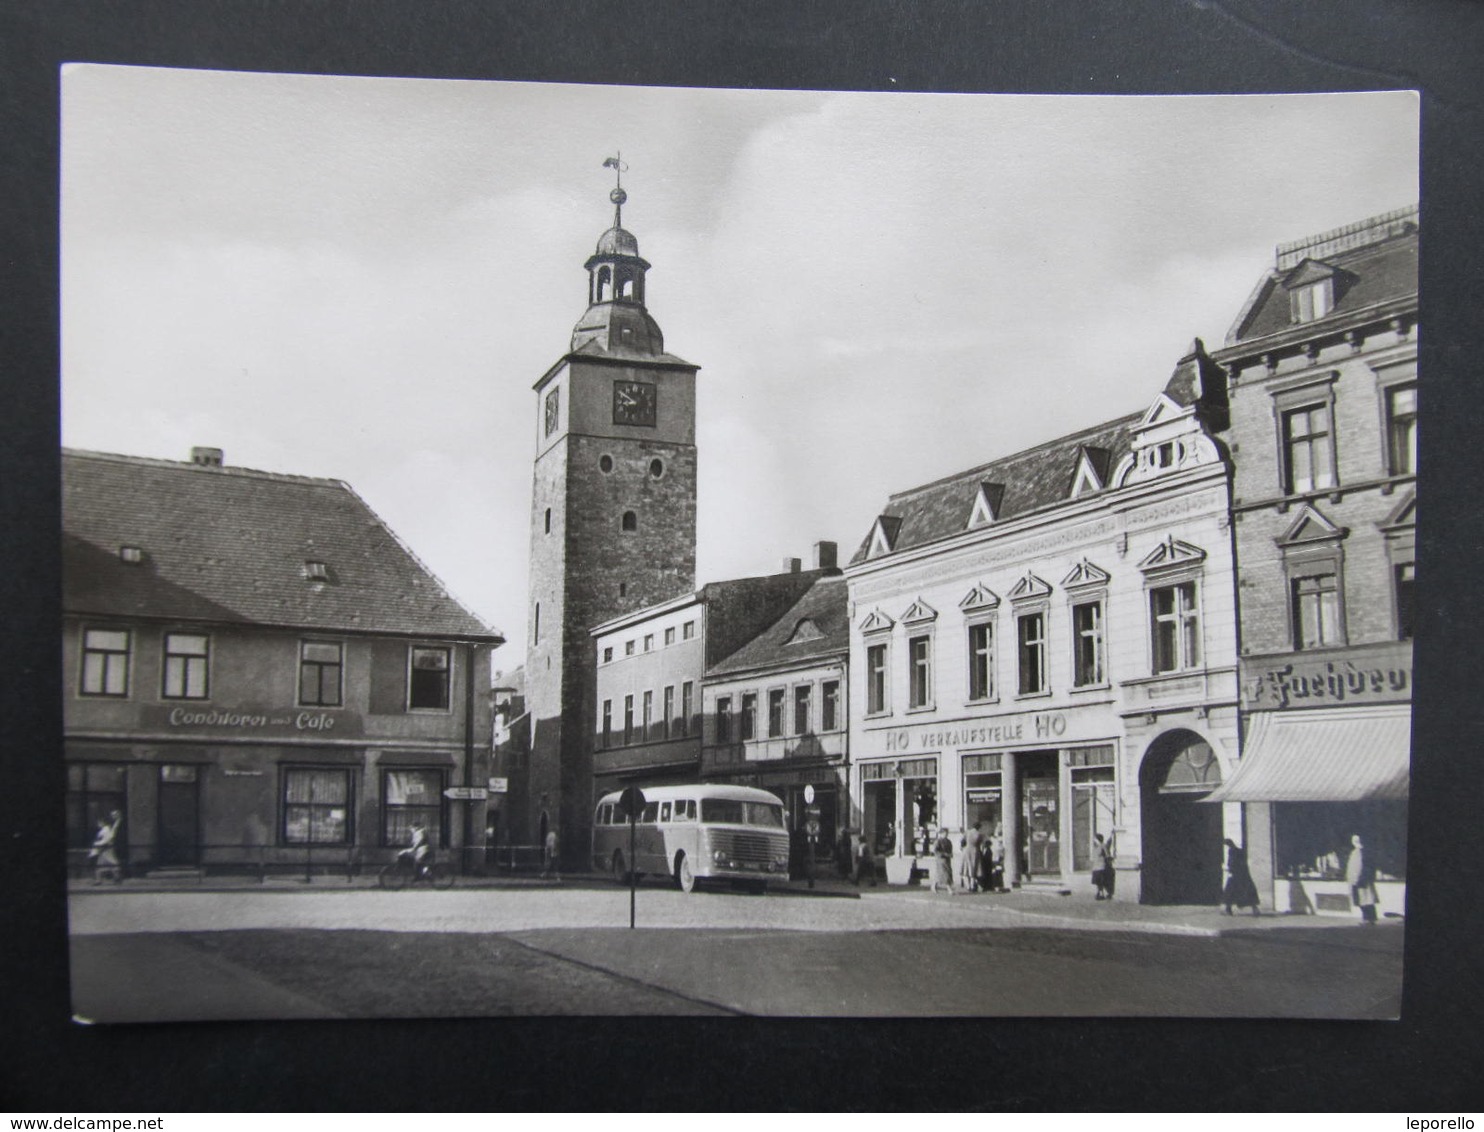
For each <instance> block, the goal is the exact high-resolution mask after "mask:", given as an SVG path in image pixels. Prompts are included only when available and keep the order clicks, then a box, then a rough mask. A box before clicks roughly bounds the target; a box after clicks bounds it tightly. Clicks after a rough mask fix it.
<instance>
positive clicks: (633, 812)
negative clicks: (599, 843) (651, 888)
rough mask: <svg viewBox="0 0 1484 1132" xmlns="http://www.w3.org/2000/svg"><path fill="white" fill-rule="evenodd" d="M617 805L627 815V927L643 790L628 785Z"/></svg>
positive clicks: (631, 910) (635, 885)
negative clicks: (635, 844)
mask: <svg viewBox="0 0 1484 1132" xmlns="http://www.w3.org/2000/svg"><path fill="white" fill-rule="evenodd" d="M618 801H619V805H621V806H623V808H624V813H626V814H628V815H629V861H628V864H629V929H630V930H631V931H632V930H633V927H634V893H635V891H636V890H637V888H638V885H639V870H638V869H636V868H634V843H635V841H636V837H635V834H636V832H637V830H638V827H639V815H640V814H642V813H643V812H644V791H642V790H640V789H639V787H637V786H630V787H628V788H627V789H625V790H624V792H623V793H622V794H621V795H619V798H618Z"/></svg>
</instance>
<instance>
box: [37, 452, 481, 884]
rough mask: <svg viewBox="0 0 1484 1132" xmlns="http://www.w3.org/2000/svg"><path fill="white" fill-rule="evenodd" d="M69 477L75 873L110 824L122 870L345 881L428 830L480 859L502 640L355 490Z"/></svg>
mask: <svg viewBox="0 0 1484 1132" xmlns="http://www.w3.org/2000/svg"><path fill="white" fill-rule="evenodd" d="M62 467H63V485H62V486H63V503H62V529H63V557H62V561H63V578H62V582H63V658H64V669H63V688H64V697H65V698H64V716H63V725H64V736H65V739H64V757H65V759H66V763H67V786H68V791H67V836H68V846H69V852H70V854H71V856H72V862H73V864H74V866H77V867H81V864H82V862H83V860H84V859H85V855H86V850H87V847H88V845H90V844H91V842H92V839H93V835H94V832H95V830H96V827H97V824H98V822H99V821H100V820H102V819H103V818H105V817H107V816H108V815H109V814H111V813H112V812H113V811H115V810H117V811H118V813H119V814H120V817H121V819H122V824H121V832H120V834H119V838H118V844H119V846H120V849H121V852H120V854H119V855H120V857H121V859H122V860H123V862H124V864H125V867H126V869H127V870H128V872H129V873H130V874H131V875H133V874H137V873H141V872H150V871H153V870H158V869H168V868H185V869H208V870H252V871H259V870H268V869H273V868H284V869H289V868H292V869H303V870H305V871H306V872H308V871H311V870H313V871H320V870H323V869H334V870H336V871H340V872H343V871H345V870H346V869H348V868H355V867H358V866H365V865H370V864H374V863H375V862H378V861H381V860H384V859H388V858H390V857H391V856H392V855H393V854H394V853H395V852H396V851H397V850H398V849H400V848H402V847H403V846H405V845H406V844H407V839H408V834H409V830H410V826H411V824H412V823H413V822H420V823H421V824H423V825H424V826H426V827H427V828H428V830H429V834H430V838H431V840H432V842H433V844H434V846H435V849H436V850H437V851H438V852H440V853H445V854H447V855H448V857H449V859H451V860H453V861H454V862H455V863H456V864H457V865H459V866H461V867H466V868H468V867H477V866H478V865H480V864H482V862H483V852H482V847H483V844H484V834H485V830H486V807H487V801H486V793H487V790H488V778H489V775H490V765H491V764H490V745H491V731H490V705H489V697H488V688H489V673H490V653H491V651H492V649H493V648H494V647H496V646H498V645H499V644H500V643H501V642H502V637H501V636H500V634H499V633H497V632H495V631H494V630H492V629H490V628H488V627H487V626H485V625H484V624H482V623H481V622H480V621H479V619H478V618H476V617H475V616H473V615H472V614H471V613H469V612H468V611H467V610H465V609H464V608H463V607H462V606H461V605H459V604H458V602H457V601H455V600H454V599H453V598H452V597H451V596H450V595H449V594H448V593H447V592H446V591H445V590H444V588H443V586H442V584H441V583H440V582H439V581H438V579H437V578H435V577H434V576H433V575H432V574H431V573H430V572H429V571H428V570H427V568H426V567H424V566H423V565H422V563H420V562H419V561H418V560H417V558H416V557H415V556H414V555H413V554H412V553H411V551H410V550H408V549H407V547H406V546H404V545H403V544H402V543H401V542H400V541H399V540H398V539H397V537H396V535H395V534H393V533H392V531H391V530H389V529H388V528H387V527H386V525H385V524H384V523H383V522H382V521H381V520H380V518H378V517H377V516H376V515H375V514H374V513H373V512H372V511H371V509H370V508H369V507H367V506H366V504H365V503H364V502H363V501H362V500H361V499H360V498H359V497H358V496H357V495H356V494H355V492H354V491H352V490H351V489H350V488H349V487H348V486H347V485H346V484H344V483H341V482H339V481H338V480H326V479H311V478H308V477H302V476H288V475H277V474H271V473H266V472H257V471H250V470H248V469H244V468H235V467H229V466H225V465H224V464H223V463H222V455H221V452H220V450H217V449H197V450H196V452H195V453H194V454H193V458H192V461H191V462H188V463H178V462H174V461H168V460H150V459H142V458H138V457H130V456H115V455H108V454H104V453H97V452H80V451H64V452H63V459H62ZM450 790H452V791H453V792H454V793H455V794H462V795H463V796H462V797H459V798H450V797H449V791H450ZM476 849H477V850H478V851H477V852H475V850H476Z"/></svg>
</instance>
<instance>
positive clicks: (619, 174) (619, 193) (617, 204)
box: [603, 150, 629, 228]
mask: <svg viewBox="0 0 1484 1132" xmlns="http://www.w3.org/2000/svg"><path fill="white" fill-rule="evenodd" d="M628 167H629V166H628V163H627V162H625V161H624V160H623V151H622V150H619V152H618V153H616V154H615V155H614V156H612V157H605V158H604V159H603V168H604V169H612V170H613V179H614V187H613V191H612V192H611V193H609V194H608V199H609V200H611V201H612V202H613V226H614V227H615V228H622V227H623V203H624V201H626V200H628V199H629V194H628V193H626V192H624V191H623V174H624V170H625V169H627V168H628Z"/></svg>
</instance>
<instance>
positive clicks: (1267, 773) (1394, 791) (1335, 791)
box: [1202, 704, 1412, 802]
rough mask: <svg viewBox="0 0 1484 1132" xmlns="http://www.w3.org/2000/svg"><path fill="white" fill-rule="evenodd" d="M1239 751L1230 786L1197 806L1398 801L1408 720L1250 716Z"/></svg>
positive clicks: (1361, 711) (1388, 710)
mask: <svg viewBox="0 0 1484 1132" xmlns="http://www.w3.org/2000/svg"><path fill="white" fill-rule="evenodd" d="M1244 746H1245V750H1244V752H1243V754H1242V758H1241V761H1240V762H1238V763H1237V769H1236V771H1235V772H1233V774H1232V776H1231V778H1229V779H1228V780H1227V781H1226V782H1225V783H1223V784H1222V785H1221V786H1219V787H1217V788H1216V789H1215V790H1213V791H1212V792H1211V793H1210V794H1209V795H1208V796H1207V797H1205V798H1203V799H1202V801H1205V802H1363V801H1373V800H1376V801H1380V800H1404V799H1405V798H1406V797H1407V780H1408V777H1409V771H1410V766H1411V761H1412V712H1411V709H1410V707H1408V706H1407V705H1405V704H1389V705H1386V706H1384V707H1373V708H1347V709H1344V710H1343V711H1337V712H1327V711H1326V712H1314V713H1311V712H1302V711H1292V712H1283V711H1264V712H1255V713H1253V715H1252V716H1251V726H1250V727H1249V729H1248V732H1247V741H1246V743H1245V745H1244Z"/></svg>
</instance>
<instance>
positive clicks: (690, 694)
mask: <svg viewBox="0 0 1484 1132" xmlns="http://www.w3.org/2000/svg"><path fill="white" fill-rule="evenodd" d="M695 706H696V685H695V681H693V680H687V681H685V682H684V683H683V684H681V685H680V734H682V735H689V734H690V717H691V713H692V712H693V711H694V710H695Z"/></svg>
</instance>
